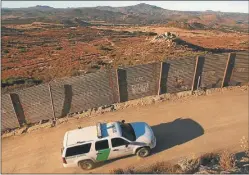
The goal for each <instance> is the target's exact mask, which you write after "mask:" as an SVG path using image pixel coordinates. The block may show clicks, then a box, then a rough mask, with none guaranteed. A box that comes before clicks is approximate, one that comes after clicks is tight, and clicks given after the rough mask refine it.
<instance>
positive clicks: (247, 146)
mask: <svg viewBox="0 0 249 175" xmlns="http://www.w3.org/2000/svg"><path fill="white" fill-rule="evenodd" d="M240 146H241V148H242V149H243V151H244V152H245V154H246V156H247V157H249V142H248V140H247V139H246V137H245V136H243V137H242V139H241V140H240Z"/></svg>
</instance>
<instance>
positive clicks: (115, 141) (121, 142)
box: [111, 138, 129, 147]
mask: <svg viewBox="0 0 249 175" xmlns="http://www.w3.org/2000/svg"><path fill="white" fill-rule="evenodd" d="M111 142H112V147H118V146H123V145H127V144H129V142H127V141H126V140H124V139H122V138H113V139H112V140H111Z"/></svg>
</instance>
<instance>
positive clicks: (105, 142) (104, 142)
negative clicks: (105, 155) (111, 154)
mask: <svg viewBox="0 0 249 175" xmlns="http://www.w3.org/2000/svg"><path fill="white" fill-rule="evenodd" d="M108 148H109V144H108V140H101V141H97V142H95V149H96V151H98V150H103V149H108Z"/></svg>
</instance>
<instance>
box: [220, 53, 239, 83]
mask: <svg viewBox="0 0 249 175" xmlns="http://www.w3.org/2000/svg"><path fill="white" fill-rule="evenodd" d="M235 58H236V53H229V54H228V58H227V64H226V69H225V71H224V76H223V81H222V83H221V88H222V87H225V86H228V85H229V82H230V79H231V76H232V72H233V68H234V63H235Z"/></svg>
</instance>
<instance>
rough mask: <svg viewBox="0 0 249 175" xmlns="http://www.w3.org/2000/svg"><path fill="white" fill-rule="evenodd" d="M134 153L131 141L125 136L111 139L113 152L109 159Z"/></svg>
mask: <svg viewBox="0 0 249 175" xmlns="http://www.w3.org/2000/svg"><path fill="white" fill-rule="evenodd" d="M132 153H133V147H132V145H131V144H130V142H129V141H127V140H126V139H124V138H121V137H116V138H112V139H111V152H110V158H109V159H115V158H118V157H123V156H128V155H131V154H132Z"/></svg>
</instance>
